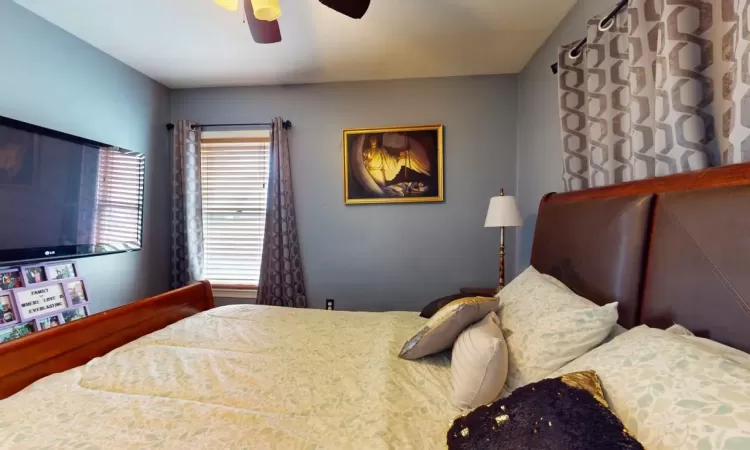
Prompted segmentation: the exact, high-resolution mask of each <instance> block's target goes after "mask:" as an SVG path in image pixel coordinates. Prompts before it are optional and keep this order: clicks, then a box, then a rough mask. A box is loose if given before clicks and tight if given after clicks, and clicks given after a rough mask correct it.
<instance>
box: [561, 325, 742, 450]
mask: <svg viewBox="0 0 750 450" xmlns="http://www.w3.org/2000/svg"><path fill="white" fill-rule="evenodd" d="M743 358H744V359H743ZM749 360H750V355H747V354H746V353H743V352H740V351H739V350H735V349H731V348H729V347H726V346H724V345H721V344H719V343H717V342H713V341H709V340H707V339H701V338H696V337H691V336H683V335H678V334H674V333H672V332H668V331H665V330H659V329H655V328H648V327H646V326H640V327H637V328H633V329H632V330H630V331H628V332H627V333H625V334H623V335H621V336H618V337H616V338H615V339H613V340H612V342H610V343H608V344H605V345H602V346H601V347H598V348H596V349H594V350H592V351H590V352H589V353H587V354H585V355H584V356H582V357H581V358H579V359H577V360H575V361H573V362H572V363H570V364H568V365H566V366H565V367H563V368H562V369H560V370H559V371H558V372H557V374H558V375H559V374H561V373H568V372H572V371H579V370H596V372H597V374H598V375H599V377H600V378H601V382H602V386H603V387H604V392H605V394H606V398H607V400H608V401H609V404H610V405H611V407H612V410H613V411H614V412H615V413H616V414H617V415H618V416H619V417H620V418H621V419H622V421H623V422H624V423H625V425H626V426H627V427H628V429H630V430H631V431H632V432H633V433H634V434H635V436H636V437H637V438H638V440H640V441H641V442H642V443H643V445H644V446H646V448H650V449H660V448H670V449H671V448H680V449H683V448H684V449H687V448H691V449H745V448H747V449H750V366H748V364H747V363H746V362H747V361H749ZM552 376H555V374H553V375H552Z"/></svg>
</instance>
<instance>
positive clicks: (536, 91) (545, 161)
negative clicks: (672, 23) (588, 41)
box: [516, 0, 614, 271]
mask: <svg viewBox="0 0 750 450" xmlns="http://www.w3.org/2000/svg"><path fill="white" fill-rule="evenodd" d="M613 4H614V2H611V1H601V0H579V1H578V3H577V4H576V5H575V6H574V7H573V9H572V10H571V11H570V12H569V13H568V15H567V16H566V17H565V19H564V20H563V21H562V22H561V23H560V25H558V26H557V28H556V29H555V31H554V32H553V33H552V35H551V36H550V37H549V38H548V39H547V41H546V42H545V43H544V45H543V46H542V47H541V48H540V49H539V50H538V51H537V52H536V54H535V55H534V57H533V58H532V59H531V61H530V62H529V63H528V64H527V65H526V67H525V68H524V69H523V71H521V73H520V74H519V76H518V174H517V175H518V187H517V191H518V199H519V207H520V208H521V213H522V214H523V216H524V218H525V221H524V227H523V229H522V230H521V232H520V235H519V239H518V241H517V251H516V256H517V263H516V267H517V268H518V270H519V271H520V270H523V269H524V268H526V267H527V266H528V265H529V259H530V257H531V244H532V241H533V235H534V226H535V225H536V213H537V209H538V207H539V201H540V200H541V198H542V196H544V194H546V193H548V192H555V191H561V190H562V189H563V185H562V150H561V145H562V144H561V142H560V139H561V137H560V136H561V133H562V130H561V126H560V119H559V115H558V99H557V77H556V76H555V75H552V71H551V69H550V65H551V64H552V63H554V62H555V61H557V53H558V48H559V47H560V46H561V45H563V44H568V43H571V42H573V41H575V40H577V39H581V38H582V37H584V36H585V35H586V23H587V21H588V19H590V18H591V17H594V16H596V15H598V14H603V13H608V12H609V11H611V10H612V7H613Z"/></svg>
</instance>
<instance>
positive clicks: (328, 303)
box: [326, 298, 335, 311]
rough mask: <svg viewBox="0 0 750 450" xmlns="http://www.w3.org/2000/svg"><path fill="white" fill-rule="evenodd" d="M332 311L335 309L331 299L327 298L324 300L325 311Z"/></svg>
mask: <svg viewBox="0 0 750 450" xmlns="http://www.w3.org/2000/svg"><path fill="white" fill-rule="evenodd" d="M334 309H335V308H334V306H333V299H332V298H327V299H326V310H327V311H333V310H334Z"/></svg>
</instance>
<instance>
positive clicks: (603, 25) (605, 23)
mask: <svg viewBox="0 0 750 450" xmlns="http://www.w3.org/2000/svg"><path fill="white" fill-rule="evenodd" d="M627 5H628V0H620V1H619V2H618V3H617V6H615V9H613V10H612V12H610V13H609V14H607V15H606V16H604V18H602V20H600V21H599V31H607V30H609V29H610V28H612V26H613V25H614V24H615V16H617V15H618V14H619V13H620V11H622V10H623V9H624V8H625V6H627ZM586 41H587V38H583V39H581V40H580V41H579V42H578V43H577V44H576V45H575V47H573V48H572V49H570V52H569V53H568V56H569V57H570V58H572V59H576V58H578V57H579V56H581V52H582V51H583V46H584V45H586ZM551 67H552V73H553V74H555V75H557V69H558V63H554V64H552V66H551Z"/></svg>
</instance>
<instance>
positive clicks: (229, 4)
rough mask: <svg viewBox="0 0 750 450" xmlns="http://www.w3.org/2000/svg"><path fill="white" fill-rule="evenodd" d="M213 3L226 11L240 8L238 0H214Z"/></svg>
mask: <svg viewBox="0 0 750 450" xmlns="http://www.w3.org/2000/svg"><path fill="white" fill-rule="evenodd" d="M214 3H216V4H217V5H219V6H221V7H222V8H224V9H226V10H227V11H239V10H240V0H214Z"/></svg>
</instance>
